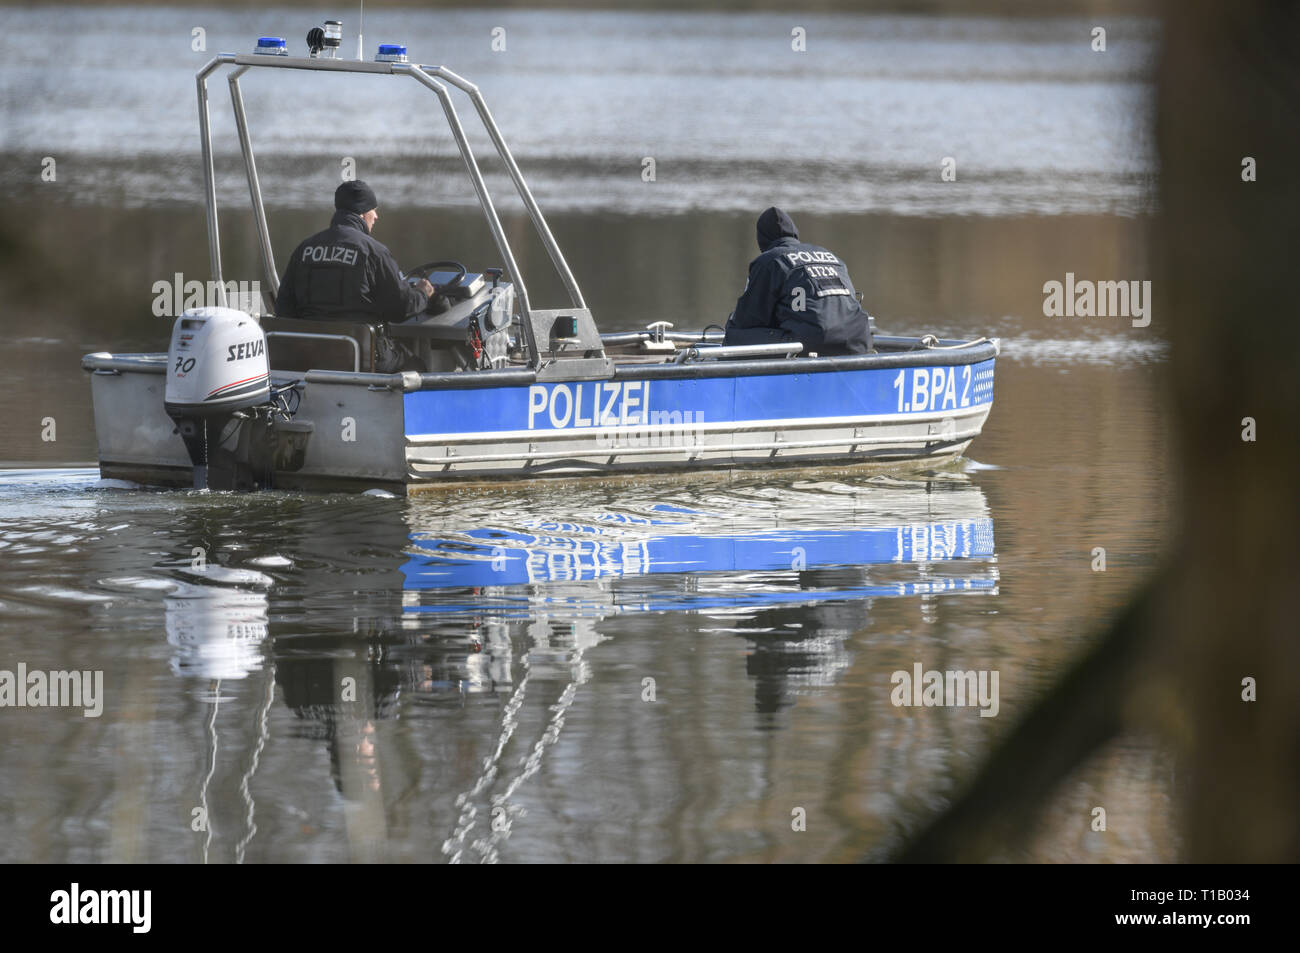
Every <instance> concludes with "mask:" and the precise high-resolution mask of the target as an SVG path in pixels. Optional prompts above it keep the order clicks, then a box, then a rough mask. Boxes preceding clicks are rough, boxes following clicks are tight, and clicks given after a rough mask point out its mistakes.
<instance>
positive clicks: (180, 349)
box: [163, 308, 271, 489]
mask: <svg viewBox="0 0 1300 953" xmlns="http://www.w3.org/2000/svg"><path fill="white" fill-rule="evenodd" d="M270 399H271V379H270V364H269V362H268V360H267V353H266V335H265V334H263V333H262V327H261V325H259V324H258V323H257V321H256V320H255V319H253V318H252V317H250V316H249V315H247V314H245V313H244V312H243V311H236V310H235V309H233V308H192V309H190V310H189V311H186V312H185V313H184V314H182V315H181V316H180V317H179V318H177V319H176V323H175V324H174V325H173V326H172V339H171V345H170V347H168V349H167V387H166V391H165V393H164V396H163V407H164V409H165V410H166V411H167V415H168V416H169V417H171V418H172V419H173V420H175V421H176V426H177V429H178V431H179V432H180V435H181V438H182V439H183V440H184V441H185V449H186V450H187V451H188V452H189V455H190V462H191V463H193V464H194V485H195V487H200V488H202V487H207V486H209V485H211V486H212V487H213V488H214V489H245V488H254V487H258V486H262V485H265V482H266V481H267V480H269V477H266V478H265V479H263V478H259V471H265V472H266V473H269V469H267V467H266V466H265V465H264V461H262V460H261V459H260V457H259V454H258V453H257V446H258V444H257V441H256V439H255V438H256V437H257V434H255V433H254V432H253V431H254V430H255V429H256V428H255V427H254V425H255V424H256V423H257V422H258V421H259V420H260V419H261V417H262V416H265V417H266V427H265V428H264V429H269V426H270V423H269V421H270V418H269V416H266V415H258V414H256V413H252V412H250V409H251V408H258V407H262V406H264V405H269V403H270ZM210 469H211V471H212V472H211V473H210V472H209V471H210ZM210 480H211V483H210Z"/></svg>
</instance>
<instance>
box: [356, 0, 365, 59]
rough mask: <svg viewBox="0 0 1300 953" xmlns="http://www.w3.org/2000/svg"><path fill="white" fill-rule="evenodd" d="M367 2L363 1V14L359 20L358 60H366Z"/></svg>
mask: <svg viewBox="0 0 1300 953" xmlns="http://www.w3.org/2000/svg"><path fill="white" fill-rule="evenodd" d="M365 29H366V0H361V13H360V15H359V16H358V18H357V59H359V60H364V59H365V58H366V48H365Z"/></svg>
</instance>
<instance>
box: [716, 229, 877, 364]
mask: <svg viewBox="0 0 1300 953" xmlns="http://www.w3.org/2000/svg"><path fill="white" fill-rule="evenodd" d="M758 247H759V250H760V251H761V252H762V254H760V255H759V256H758V257H757V258H755V259H754V260H753V261H752V262H750V263H749V281H748V283H747V284H746V285H745V292H744V294H742V295H741V296H740V300H739V301H737V302H736V310H735V311H734V312H732V314H731V317H730V318H729V319H728V320H727V328H726V331H727V334H726V339H725V340H726V343H727V344H769V343H773V342H781V341H792V340H793V341H800V342H802V343H803V346H804V353H805V354H807V353H809V352H810V351H816V352H817V353H819V354H865V353H867V352H868V351H870V350H871V327H870V324H869V318H868V316H867V313H866V312H865V311H863V310H862V307H861V306H860V305H859V304H858V301H857V297H856V295H855V292H854V288H853V282H852V281H850V280H849V270H848V268H846V267H845V265H844V263H843V262H842V261H840V260H839V259H838V258H837V257H836V256H835V255H834V254H832V253H831V252H829V251H827V250H826V249H825V248H822V247H821V246H820V245H810V244H808V243H807V242H801V241H799V232H798V231H797V230H796V229H795V226H794V222H793V221H791V220H790V216H788V215H786V213H785V212H783V211H781V210H780V209H778V208H769V209H768V210H767V211H765V212H764V213H763V214H762V215H761V216H759V219H758Z"/></svg>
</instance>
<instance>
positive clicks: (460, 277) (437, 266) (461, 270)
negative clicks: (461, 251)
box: [406, 259, 468, 291]
mask: <svg viewBox="0 0 1300 953" xmlns="http://www.w3.org/2000/svg"><path fill="white" fill-rule="evenodd" d="M446 269H453V270H455V271H456V272H457V274H456V277H455V278H452V279H451V281H448V282H447V283H446V284H442V285H439V286H438V290H439V291H442V290H444V289H447V288H455V287H456V286H457V285H459V284H460V283H461V282H462V281H464V280H465V274H466V272H467V271H468V269H467V268H466V267H465V266H464V265H462V264H461V263H460V262H458V261H452V260H451V259H448V260H446V261H430V262H426V263H425V264H423V265H420V266H419V267H416V268H412V269H411V270H410V271H408V272H407V273H406V277H407V278H408V279H409V278H417V279H418V278H428V277H429V276H430V275H431V274H433V273H434V272H435V271H442V270H446Z"/></svg>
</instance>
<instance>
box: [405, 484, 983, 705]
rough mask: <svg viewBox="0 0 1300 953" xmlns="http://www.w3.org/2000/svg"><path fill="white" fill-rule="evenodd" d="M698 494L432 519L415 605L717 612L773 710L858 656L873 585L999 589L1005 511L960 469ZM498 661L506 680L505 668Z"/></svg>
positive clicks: (899, 592) (545, 611) (597, 616)
mask: <svg viewBox="0 0 1300 953" xmlns="http://www.w3.org/2000/svg"><path fill="white" fill-rule="evenodd" d="M690 497H691V505H683V503H682V502H661V503H654V504H650V505H648V506H647V507H645V508H644V510H643V511H642V512H640V513H636V512H627V511H620V512H617V513H598V514H595V515H593V516H590V517H588V518H586V519H585V520H584V519H580V518H577V517H575V518H573V519H572V520H565V519H563V518H560V519H555V518H548V519H538V518H536V517H532V516H529V515H528V514H527V513H526V512H522V511H512V509H511V508H510V507H508V506H507V507H506V508H503V509H501V510H499V511H498V513H497V518H496V519H495V520H494V521H493V523H492V524H490V525H487V526H482V527H476V528H472V529H455V528H452V527H451V526H445V527H437V528H434V527H427V528H422V529H418V530H417V531H416V532H414V533H412V535H411V541H412V543H413V544H414V545H415V547H416V551H417V553H416V555H414V556H413V557H412V558H411V559H410V560H409V561H408V562H407V563H406V565H405V566H403V573H404V574H405V583H404V588H405V590H406V596H405V605H404V610H405V613H407V614H408V615H417V616H427V615H433V616H440V617H457V616H463V617H467V618H474V619H478V620H481V621H484V622H486V621H488V620H490V622H492V623H496V624H501V623H510V622H512V621H516V620H528V621H529V622H530V623H532V624H533V627H534V628H537V623H539V622H546V623H567V624H568V625H570V626H571V627H572V628H573V629H574V631H575V633H578V632H584V633H593V632H594V626H593V623H595V622H597V621H599V620H601V619H605V618H608V617H610V616H615V615H623V614H627V613H645V612H650V613H673V612H689V613H698V614H702V615H704V616H706V617H707V618H708V619H709V620H710V624H708V625H705V626H702V627H701V631H712V632H726V631H730V632H734V633H736V634H739V635H743V636H745V637H746V638H748V639H750V640H751V641H752V642H753V653H752V654H751V655H750V657H749V660H750V674H751V675H753V676H754V677H755V678H756V679H757V680H758V681H759V683H760V684H759V688H758V695H759V699H758V707H759V710H760V711H772V710H774V709H775V708H776V707H778V706H779V704H780V703H781V701H782V700H783V699H784V698H785V697H786V695H787V694H788V692H789V690H791V689H796V688H798V687H800V686H802V687H815V686H816V685H818V684H826V683H828V682H829V680H830V679H832V678H833V677H834V674H835V672H837V671H839V670H840V669H842V668H843V667H844V666H845V665H846V664H847V658H846V653H845V651H844V648H843V643H844V641H845V639H846V638H847V637H848V636H849V635H851V634H852V633H853V632H854V631H857V630H859V629H862V628H864V627H865V626H866V624H867V610H868V608H869V606H870V602H871V600H872V599H876V598H889V597H899V596H920V597H921V598H922V603H923V613H925V614H928V613H929V611H930V610H931V605H932V602H933V599H934V598H935V597H936V596H938V595H941V594H943V593H956V592H984V593H996V591H997V580H998V576H997V569H996V556H995V553H994V547H993V520H992V518H991V517H990V515H989V512H988V506H987V504H986V502H985V500H984V495H983V493H982V492H981V491H980V489H979V487H978V486H976V485H975V484H973V483H971V482H970V481H969V480H968V479H967V478H966V477H965V476H964V475H962V474H959V473H944V474H942V475H939V476H934V477H932V478H931V479H928V480H900V479H897V478H891V477H874V478H870V479H862V480H860V481H857V482H852V483H839V482H820V483H819V482H805V483H795V484H794V485H782V486H779V487H762V486H755V487H750V488H747V489H746V488H740V489H736V488H730V489H728V490H725V491H718V492H714V493H708V492H704V493H698V492H697V493H692V494H690ZM542 628H546V627H545V626H543V627H542ZM580 640H581V641H582V642H583V643H584V644H586V645H588V646H589V645H590V644H594V641H595V636H594V635H593V634H587V635H585V636H582V637H580ZM486 667H487V668H491V669H492V670H493V671H495V672H496V673H497V674H496V675H495V676H493V678H492V679H491V680H492V681H496V680H498V679H499V678H500V677H501V673H502V672H503V671H504V670H503V669H502V668H501V666H500V665H495V666H493V665H492V663H491V661H490V660H488V661H487V662H486ZM484 668H485V663H484V662H480V663H479V665H478V666H476V677H475V678H473V679H471V681H470V686H469V687H472V686H477V685H479V684H481V683H482V673H483V671H484Z"/></svg>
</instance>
